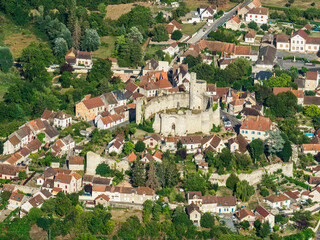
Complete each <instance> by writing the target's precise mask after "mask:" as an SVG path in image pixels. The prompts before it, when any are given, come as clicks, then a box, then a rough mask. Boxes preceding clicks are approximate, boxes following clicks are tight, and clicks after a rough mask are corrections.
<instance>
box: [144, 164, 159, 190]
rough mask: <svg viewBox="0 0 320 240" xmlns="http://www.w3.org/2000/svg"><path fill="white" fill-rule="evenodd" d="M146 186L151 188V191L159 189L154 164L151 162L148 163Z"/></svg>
mask: <svg viewBox="0 0 320 240" xmlns="http://www.w3.org/2000/svg"><path fill="white" fill-rule="evenodd" d="M146 186H147V187H149V188H152V189H153V190H155V191H157V190H158V189H159V187H160V186H159V180H158V177H157V175H156V169H155V166H154V162H153V161H152V160H151V162H150V163H149V170H148V176H147V182H146Z"/></svg>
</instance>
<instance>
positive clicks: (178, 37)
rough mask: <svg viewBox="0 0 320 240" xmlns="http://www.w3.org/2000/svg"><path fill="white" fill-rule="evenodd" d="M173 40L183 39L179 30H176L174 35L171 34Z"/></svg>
mask: <svg viewBox="0 0 320 240" xmlns="http://www.w3.org/2000/svg"><path fill="white" fill-rule="evenodd" d="M171 38H172V39H173V40H180V38H182V32H181V31H179V30H175V31H174V32H173V33H172V34H171Z"/></svg>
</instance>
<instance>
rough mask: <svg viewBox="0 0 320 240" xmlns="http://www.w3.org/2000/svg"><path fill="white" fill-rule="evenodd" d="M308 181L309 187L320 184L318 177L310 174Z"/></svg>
mask: <svg viewBox="0 0 320 240" xmlns="http://www.w3.org/2000/svg"><path fill="white" fill-rule="evenodd" d="M308 183H309V184H310V186H311V187H316V186H318V184H320V177H316V176H310V177H309V181H308Z"/></svg>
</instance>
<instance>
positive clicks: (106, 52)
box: [93, 36, 117, 57]
mask: <svg viewBox="0 0 320 240" xmlns="http://www.w3.org/2000/svg"><path fill="white" fill-rule="evenodd" d="M116 40H117V38H116V37H113V36H105V37H101V38H100V41H101V46H100V47H99V49H98V50H97V51H95V52H93V57H111V55H112V53H113V51H114V44H115V42H116Z"/></svg>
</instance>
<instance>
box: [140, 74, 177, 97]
mask: <svg viewBox="0 0 320 240" xmlns="http://www.w3.org/2000/svg"><path fill="white" fill-rule="evenodd" d="M171 88H172V84H171V83H170V82H169V80H168V74H167V72H164V71H154V72H151V71H150V72H148V73H147V74H146V75H144V76H141V82H140V84H139V93H141V94H142V95H144V96H146V97H154V96H157V95H159V92H160V91H161V90H164V89H171Z"/></svg>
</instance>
